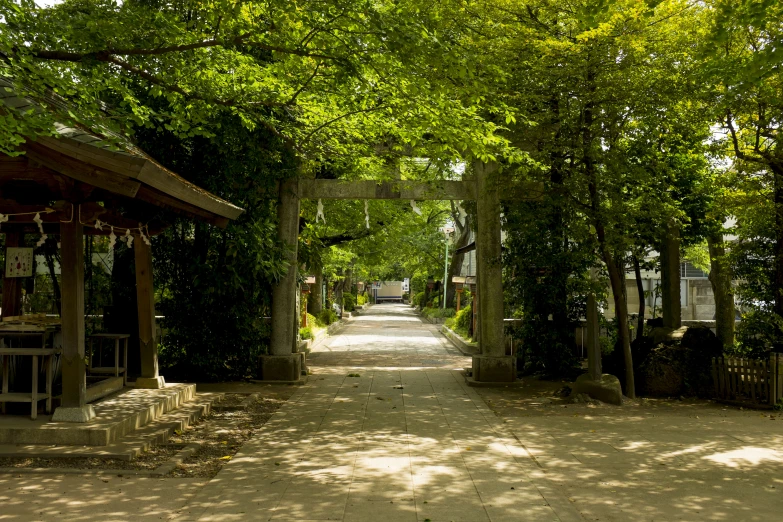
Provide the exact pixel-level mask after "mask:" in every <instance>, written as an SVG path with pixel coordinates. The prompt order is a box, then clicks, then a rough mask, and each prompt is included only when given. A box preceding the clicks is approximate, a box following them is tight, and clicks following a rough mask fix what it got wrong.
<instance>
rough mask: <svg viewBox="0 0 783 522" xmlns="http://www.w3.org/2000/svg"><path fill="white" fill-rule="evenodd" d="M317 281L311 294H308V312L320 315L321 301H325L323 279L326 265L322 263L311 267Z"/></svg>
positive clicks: (312, 287)
mask: <svg viewBox="0 0 783 522" xmlns="http://www.w3.org/2000/svg"><path fill="white" fill-rule="evenodd" d="M311 269H312V273H313V276H315V283H313V284H312V286H311V287H310V294H309V295H308V296H307V312H308V313H310V314H312V315H318V314H319V313H320V312H321V308H322V306H321V303H322V301H323V296H322V294H323V279H324V267H323V266H321V264H320V263H318V264H316V265H314V266H312V267H311Z"/></svg>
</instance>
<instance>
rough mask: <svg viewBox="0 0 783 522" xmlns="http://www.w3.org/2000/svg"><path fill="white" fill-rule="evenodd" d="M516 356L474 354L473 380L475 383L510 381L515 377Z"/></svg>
mask: <svg viewBox="0 0 783 522" xmlns="http://www.w3.org/2000/svg"><path fill="white" fill-rule="evenodd" d="M516 359H517V358H516V357H513V356H508V355H503V356H499V357H498V356H492V355H474V356H473V381H475V382H477V383H510V382H514V381H515V380H516V378H517V361H516Z"/></svg>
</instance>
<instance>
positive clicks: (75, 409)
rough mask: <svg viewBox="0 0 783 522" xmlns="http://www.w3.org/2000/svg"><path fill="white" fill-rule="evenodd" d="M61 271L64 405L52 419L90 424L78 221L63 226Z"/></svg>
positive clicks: (81, 239) (92, 413)
mask: <svg viewBox="0 0 783 522" xmlns="http://www.w3.org/2000/svg"><path fill="white" fill-rule="evenodd" d="M60 244H61V252H60V255H61V271H62V276H61V277H62V282H61V285H62V317H61V319H62V343H63V354H62V375H63V377H62V383H63V393H62V401H61V406H60V407H59V408H57V409H56V410H55V411H54V415H52V420H54V421H64V422H87V421H89V420H90V419H92V418H93V417H95V411H94V410H93V409H92V406H90V405H89V404H87V371H86V364H85V361H84V228H83V226H82V224H81V223H79V220H78V219H76V220H71V221H70V222H67V223H61V224H60Z"/></svg>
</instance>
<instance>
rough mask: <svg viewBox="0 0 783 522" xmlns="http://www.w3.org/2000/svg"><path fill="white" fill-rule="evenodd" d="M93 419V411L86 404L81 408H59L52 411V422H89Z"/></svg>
mask: <svg viewBox="0 0 783 522" xmlns="http://www.w3.org/2000/svg"><path fill="white" fill-rule="evenodd" d="M94 418H95V410H94V409H93V408H92V406H91V405H89V404H87V405H85V406H82V407H81V408H65V407H63V406H60V407H59V408H57V409H56V410H54V414H53V415H52V421H53V422H90V421H91V420H92V419H94Z"/></svg>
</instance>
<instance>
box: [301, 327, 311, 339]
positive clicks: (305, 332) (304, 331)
mask: <svg viewBox="0 0 783 522" xmlns="http://www.w3.org/2000/svg"><path fill="white" fill-rule="evenodd" d="M299 337H300V338H301V339H302V340H303V341H304V340H307V339H312V338H313V331H312V330H311V329H310V327H309V326H305V327H304V328H300V329H299Z"/></svg>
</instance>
